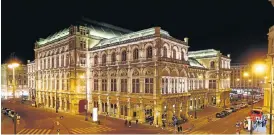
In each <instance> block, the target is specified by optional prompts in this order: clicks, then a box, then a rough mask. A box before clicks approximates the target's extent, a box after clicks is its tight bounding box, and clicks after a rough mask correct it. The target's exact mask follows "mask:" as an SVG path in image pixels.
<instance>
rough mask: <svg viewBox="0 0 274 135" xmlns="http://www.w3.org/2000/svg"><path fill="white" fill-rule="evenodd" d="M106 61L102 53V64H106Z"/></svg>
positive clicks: (105, 56)
mask: <svg viewBox="0 0 274 135" xmlns="http://www.w3.org/2000/svg"><path fill="white" fill-rule="evenodd" d="M106 62H107V55H106V54H103V56H102V64H106Z"/></svg>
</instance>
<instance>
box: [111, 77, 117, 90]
mask: <svg viewBox="0 0 274 135" xmlns="http://www.w3.org/2000/svg"><path fill="white" fill-rule="evenodd" d="M116 85H117V84H116V79H111V89H110V90H111V91H117V89H116Z"/></svg>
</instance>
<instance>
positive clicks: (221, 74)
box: [28, 19, 231, 125]
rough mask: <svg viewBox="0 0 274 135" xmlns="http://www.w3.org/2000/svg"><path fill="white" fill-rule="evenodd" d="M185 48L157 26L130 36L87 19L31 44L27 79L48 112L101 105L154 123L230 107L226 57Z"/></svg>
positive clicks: (112, 112) (108, 110)
mask: <svg viewBox="0 0 274 135" xmlns="http://www.w3.org/2000/svg"><path fill="white" fill-rule="evenodd" d="M188 48H189V46H188V39H187V38H185V40H184V41H181V40H178V39H175V38H173V37H172V36H171V35H169V33H168V32H167V31H164V30H162V29H161V28H160V27H153V28H150V29H145V30H141V31H137V32H131V31H129V30H125V29H122V28H119V27H116V26H112V25H109V24H105V23H97V22H94V21H91V20H87V19H86V20H85V22H84V24H79V25H73V26H71V27H69V28H68V29H65V30H62V31H60V32H57V33H56V34H54V35H52V36H49V37H48V38H46V39H41V40H39V41H38V42H36V45H35V49H34V50H35V61H34V63H29V64H28V66H29V67H33V66H35V69H30V70H29V78H32V80H34V78H35V83H36V84H35V85H34V84H33V83H32V81H29V84H30V85H29V86H30V87H32V89H33V86H35V89H34V90H35V92H33V93H35V96H34V97H35V100H36V102H37V103H38V104H41V105H44V106H45V107H46V108H51V109H55V108H56V107H57V108H58V110H59V111H66V112H71V113H82V112H85V110H86V109H88V111H92V109H93V108H98V111H99V114H106V115H108V116H111V117H117V118H127V119H139V121H141V122H145V121H146V120H147V119H149V118H151V117H154V122H155V123H158V124H159V125H161V124H162V120H167V121H169V122H170V120H171V119H172V117H173V115H174V116H176V117H177V118H180V117H181V116H185V117H188V112H189V110H193V109H201V108H202V107H203V106H204V105H208V104H212V105H217V106H220V107H223V106H225V105H229V91H230V72H231V71H230V61H231V60H230V57H229V56H224V55H222V54H221V53H220V51H217V50H214V49H209V50H202V51H193V52H188ZM33 72H35V75H34V74H33ZM86 93H87V94H86ZM86 96H87V97H86ZM86 100H88V106H87V107H88V108H86Z"/></svg>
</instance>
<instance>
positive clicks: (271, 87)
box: [269, 55, 273, 134]
mask: <svg viewBox="0 0 274 135" xmlns="http://www.w3.org/2000/svg"><path fill="white" fill-rule="evenodd" d="M270 84H271V86H270V125H269V134H271V133H272V106H273V103H272V102H273V99H272V98H273V97H272V96H273V95H272V91H273V55H271V82H270Z"/></svg>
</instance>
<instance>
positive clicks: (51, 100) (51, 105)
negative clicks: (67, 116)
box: [50, 94, 53, 108]
mask: <svg viewBox="0 0 274 135" xmlns="http://www.w3.org/2000/svg"><path fill="white" fill-rule="evenodd" d="M50 107H51V108H52V107H53V98H52V94H51V95H50Z"/></svg>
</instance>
